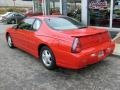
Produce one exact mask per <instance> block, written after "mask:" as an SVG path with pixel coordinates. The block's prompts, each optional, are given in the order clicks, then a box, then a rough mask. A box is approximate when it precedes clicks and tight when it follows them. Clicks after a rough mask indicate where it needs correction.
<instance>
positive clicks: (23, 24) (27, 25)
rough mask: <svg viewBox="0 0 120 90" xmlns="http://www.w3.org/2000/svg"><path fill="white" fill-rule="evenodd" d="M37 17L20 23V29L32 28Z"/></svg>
mask: <svg viewBox="0 0 120 90" xmlns="http://www.w3.org/2000/svg"><path fill="white" fill-rule="evenodd" d="M34 20H35V19H25V20H24V21H22V22H20V24H18V28H19V29H25V30H31V29H32V25H33V23H34Z"/></svg>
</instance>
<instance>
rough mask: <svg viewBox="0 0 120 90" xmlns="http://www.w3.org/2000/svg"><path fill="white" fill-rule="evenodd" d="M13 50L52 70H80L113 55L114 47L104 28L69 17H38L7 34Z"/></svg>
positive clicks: (24, 21) (10, 29)
mask: <svg viewBox="0 0 120 90" xmlns="http://www.w3.org/2000/svg"><path fill="white" fill-rule="evenodd" d="M6 40H7V43H8V46H9V47H10V48H14V47H17V48H19V49H22V50H24V51H26V52H28V53H30V54H32V55H33V56H35V57H36V58H39V60H41V62H42V63H43V65H44V66H45V67H46V68H47V69H49V70H52V69H55V68H56V67H57V66H59V67H64V68H69V69H80V68H83V67H85V66H87V65H90V64H94V63H97V62H99V61H101V60H103V59H104V58H106V57H107V56H108V55H110V54H112V52H113V50H114V47H115V44H114V42H113V41H112V40H111V37H110V35H109V32H108V31H107V30H104V29H97V28H95V27H86V26H83V25H82V24H81V23H80V22H78V21H76V20H74V19H72V18H70V17H67V16H35V17H29V18H26V19H24V20H23V21H21V22H20V23H19V24H18V25H15V26H13V27H11V28H9V29H8V30H7V31H6Z"/></svg>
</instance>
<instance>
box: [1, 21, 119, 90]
mask: <svg viewBox="0 0 120 90" xmlns="http://www.w3.org/2000/svg"><path fill="white" fill-rule="evenodd" d="M9 26H11V25H9ZM9 26H8V25H3V24H2V23H1V24H0V90H120V58H119V57H116V56H109V57H108V58H106V59H105V60H103V61H101V62H99V63H97V64H95V65H91V66H88V67H86V68H84V69H81V70H68V69H62V68H59V69H56V70H54V71H49V70H46V69H45V68H44V67H43V66H42V64H41V62H40V61H39V60H38V59H36V58H34V57H33V56H31V55H29V54H27V53H25V52H23V51H21V50H19V49H16V48H15V49H10V48H9V47H8V46H7V44H6V40H5V30H6V28H7V27H9Z"/></svg>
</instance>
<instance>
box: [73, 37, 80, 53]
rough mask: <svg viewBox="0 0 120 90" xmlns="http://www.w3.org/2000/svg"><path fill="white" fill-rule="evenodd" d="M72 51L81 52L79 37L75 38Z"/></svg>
mask: <svg viewBox="0 0 120 90" xmlns="http://www.w3.org/2000/svg"><path fill="white" fill-rule="evenodd" d="M71 51H72V53H79V52H80V51H81V45H80V40H79V38H75V39H74V41H73V44H72V49H71Z"/></svg>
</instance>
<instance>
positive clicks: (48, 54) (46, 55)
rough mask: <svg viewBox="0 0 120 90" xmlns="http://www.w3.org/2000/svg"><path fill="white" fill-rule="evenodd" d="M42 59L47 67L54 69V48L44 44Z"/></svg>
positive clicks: (41, 53) (41, 52)
mask: <svg viewBox="0 0 120 90" xmlns="http://www.w3.org/2000/svg"><path fill="white" fill-rule="evenodd" d="M40 60H41V61H42V64H43V66H44V67H45V68H47V69H48V70H53V69H55V68H56V60H55V56H54V54H53V52H52V50H51V49H50V48H48V47H46V46H43V47H42V48H41V50H40Z"/></svg>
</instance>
